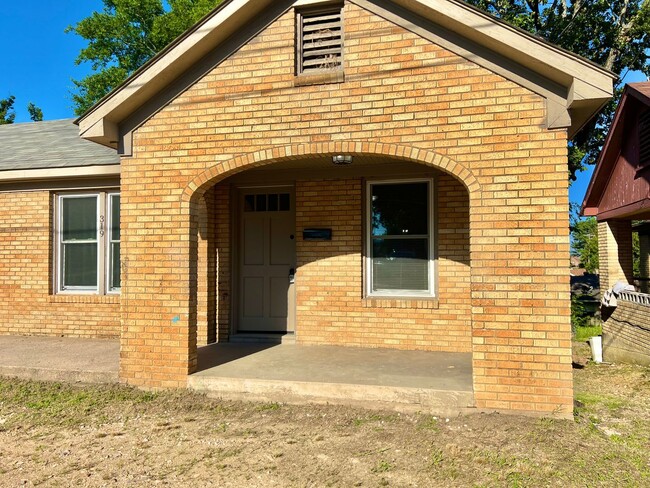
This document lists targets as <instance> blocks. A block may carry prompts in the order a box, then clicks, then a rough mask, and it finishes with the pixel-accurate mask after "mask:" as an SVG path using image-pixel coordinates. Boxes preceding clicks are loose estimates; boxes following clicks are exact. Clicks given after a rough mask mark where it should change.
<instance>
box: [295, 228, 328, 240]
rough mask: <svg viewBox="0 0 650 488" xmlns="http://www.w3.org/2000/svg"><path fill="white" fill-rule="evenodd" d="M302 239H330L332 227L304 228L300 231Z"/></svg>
mask: <svg viewBox="0 0 650 488" xmlns="http://www.w3.org/2000/svg"><path fill="white" fill-rule="evenodd" d="M302 240H303V241H331V240H332V229H305V230H303V231H302Z"/></svg>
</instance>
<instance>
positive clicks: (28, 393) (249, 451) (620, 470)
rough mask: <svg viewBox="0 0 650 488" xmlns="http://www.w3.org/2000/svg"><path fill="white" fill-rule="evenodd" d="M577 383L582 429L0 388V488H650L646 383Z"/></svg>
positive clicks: (634, 375)
mask: <svg viewBox="0 0 650 488" xmlns="http://www.w3.org/2000/svg"><path fill="white" fill-rule="evenodd" d="M579 354H586V352H585V350H584V349H579ZM575 378H576V398H577V400H578V403H577V405H578V406H577V408H576V414H575V419H574V420H557V419H552V418H530V417H520V416H510V415H499V414H476V415H471V416H463V417H456V418H449V419H446V418H437V417H434V416H430V415H426V414H418V415H399V414H395V413H391V412H372V411H366V410H361V409H355V408H347V407H332V406H290V405H280V404H259V403H258V404H255V403H237V402H222V401H218V400H213V399H208V398H205V397H203V396H200V395H196V394H192V393H189V392H186V391H182V392H163V393H157V394H153V393H147V392H142V391H138V390H133V389H130V388H126V387H121V386H112V387H89V386H74V385H61V384H54V383H37V382H26V381H18V380H9V379H2V378H0V486H2V487H14V486H84V487H86V486H90V487H94V486H115V487H123V486H129V487H139V486H147V487H150V486H158V485H160V486H179V487H186V486H193V487H204V486H218V487H228V486H237V487H258V486H259V487H272V486H282V487H284V486H287V487H293V486H296V487H324V486H341V487H353V486H363V487H375V486H422V487H445V486H453V487H465V486H467V487H501V486H504V487H520V486H531V487H543V486H562V487H573V486H577V487H583V486H584V487H594V486H612V487H619V486H631V487H642V486H650V370H649V369H647V368H641V367H633V366H622V365H594V364H587V366H586V367H585V368H583V369H576V370H575Z"/></svg>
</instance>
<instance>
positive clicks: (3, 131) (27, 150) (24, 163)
mask: <svg viewBox="0 0 650 488" xmlns="http://www.w3.org/2000/svg"><path fill="white" fill-rule="evenodd" d="M73 120H74V119H64V120H52V121H47V122H29V123H25V124H6V125H0V171H10V170H29V169H44V168H69V167H75V166H95V165H109V164H120V158H119V156H118V155H117V153H116V152H115V150H114V149H110V148H108V147H104V146H100V145H99V144H95V143H94V142H90V141H86V140H85V139H82V138H80V137H79V127H77V126H76V125H75V124H74V123H73Z"/></svg>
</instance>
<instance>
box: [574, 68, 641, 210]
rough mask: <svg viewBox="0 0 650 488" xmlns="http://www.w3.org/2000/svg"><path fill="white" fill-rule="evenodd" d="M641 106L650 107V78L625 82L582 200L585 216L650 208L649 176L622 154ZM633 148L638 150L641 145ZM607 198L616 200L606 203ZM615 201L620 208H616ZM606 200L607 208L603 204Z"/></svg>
mask: <svg viewBox="0 0 650 488" xmlns="http://www.w3.org/2000/svg"><path fill="white" fill-rule="evenodd" d="M639 106H644V107H650V81H645V82H640V83H629V84H627V85H625V88H624V89H623V94H622V95H621V100H620V101H619V104H618V107H616V112H615V114H614V119H613V121H612V125H611V127H610V128H609V132H608V133H607V137H606V138H605V143H604V144H603V148H602V150H601V151H600V155H599V156H598V161H597V162H596V168H595V169H594V173H593V175H592V176H591V181H590V182H589V186H588V187H587V192H586V194H585V198H584V200H583V202H582V208H581V212H582V214H583V215H585V216H597V217H598V218H599V219H601V218H603V219H605V218H613V217H621V216H625V215H626V214H629V215H632V214H637V213H638V212H640V211H644V210H645V211H647V210H646V207H648V206H650V193H648V191H650V185H648V181H647V176H646V177H645V178H639V175H638V174H637V172H636V169H635V168H632V167H628V166H630V164H631V163H632V161H628V159H631V158H628V157H627V155H625V154H623V155H622V153H623V152H624V151H625V150H626V149H627V148H628V143H629V142H630V141H631V139H632V138H633V137H634V134H632V132H633V129H634V127H630V126H628V127H626V125H627V124H630V123H631V122H634V121H631V120H630V121H628V119H629V118H630V117H631V115H633V114H632V112H633V111H635V110H636V109H637V108H638V107H639ZM626 122H627V124H626ZM631 150H636V151H638V147H636V148H631ZM621 179H625V180H626V181H620V180H621ZM619 186H620V188H618V187H619ZM615 187H616V188H615ZM644 196H645V198H643V197H644ZM606 197H609V200H612V201H609V202H603V200H604V199H605V198H606ZM614 202H616V204H618V205H620V207H618V208H613V207H612V204H613V203H614ZM603 203H606V205H605V207H607V208H605V207H603V206H602V204H603ZM610 207H612V208H610Z"/></svg>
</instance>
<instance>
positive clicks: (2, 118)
mask: <svg viewBox="0 0 650 488" xmlns="http://www.w3.org/2000/svg"><path fill="white" fill-rule="evenodd" d="M15 101H16V97H14V96H13V95H9V96H8V97H7V98H2V99H0V125H5V124H13V123H14V120H15V119H16V112H15V111H14V102H15Z"/></svg>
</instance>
